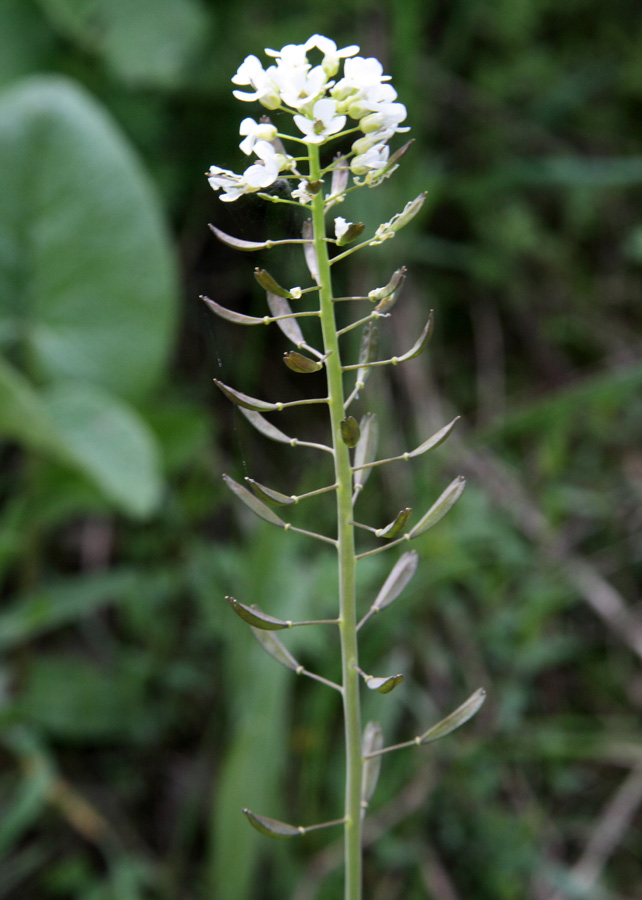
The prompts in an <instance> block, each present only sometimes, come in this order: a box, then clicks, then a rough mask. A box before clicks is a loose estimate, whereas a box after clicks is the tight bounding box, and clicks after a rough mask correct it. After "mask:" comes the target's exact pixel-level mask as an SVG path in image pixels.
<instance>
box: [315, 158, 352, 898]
mask: <svg viewBox="0 0 642 900" xmlns="http://www.w3.org/2000/svg"><path fill="white" fill-rule="evenodd" d="M308 149H309V161H310V181H312V182H318V181H320V178H321V168H320V163H319V148H318V147H316V146H314V145H308ZM312 225H313V239H314V250H315V254H316V259H317V265H318V268H319V295H320V311H321V330H322V333H323V345H324V351H325V353H326V354H328V356H327V359H326V363H325V367H326V376H327V381H328V397H329V406H330V421H331V427H332V448H333V451H334V467H335V477H336V484H337V489H336V496H337V524H338V531H337V544H338V548H337V552H338V562H339V603H340V612H339V619H340V622H339V631H340V634H341V666H342V685H343V717H344V727H345V742H346V785H345V812H344V815H345V826H344V829H345V831H344V849H345V900H361V853H362V851H361V846H362V845H361V770H362V767H363V759H362V751H361V707H360V700H359V675H358V673H357V670H356V668H355V666H356V665H357V664H358V662H359V659H358V652H357V603H356V579H355V575H356V565H357V563H356V557H355V547H354V527H353V526H352V525H351V524H350V523H351V522H352V520H353V513H352V469H351V466H350V453H349V450H348V447H347V446H346V444H345V443H344V441H343V439H342V437H341V420H342V419H343V418H344V415H345V413H344V401H345V398H344V394H343V373H342V371H341V355H340V352H339V338H338V335H337V326H336V321H335V316H334V302H333V293H332V278H331V274H330V260H329V258H328V245H327V243H326V240H325V237H326V233H325V212H324V195H323V191H322V190H320V191H319V192H318V193H317V194H315V195H314V200H313V202H312Z"/></svg>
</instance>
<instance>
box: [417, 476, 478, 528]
mask: <svg viewBox="0 0 642 900" xmlns="http://www.w3.org/2000/svg"><path fill="white" fill-rule="evenodd" d="M465 487H466V479H465V478H464V476H463V475H459V477H458V478H455V480H454V481H451V483H450V484H449V485H448V487H447V488H446V490H445V491H444V492H443V494H442V495H441V496H440V497H439V498H438V499H437V500H436V501H435V502H434V503H433V505H432V506H431V507H430V509H429V510H428V512H427V513H425V515H424V516H422V518H421V519H420V520H419V521H418V522H417V524H416V525H415V526H414V528H412V529H411V531H410V537H411V538H414V537H418V536H419V535H420V534H423V533H424V532H425V531H428V529H429V528H432V527H433V525H436V524H437V522H439V520H440V519H443V517H444V516H445V515H446V513H447V512H449V511H450V510H451V509H452V508H453V506H454V505H455V503H456V502H457V501H458V500H459V498H460V497H461V495H462V494H463V493H464V488H465Z"/></svg>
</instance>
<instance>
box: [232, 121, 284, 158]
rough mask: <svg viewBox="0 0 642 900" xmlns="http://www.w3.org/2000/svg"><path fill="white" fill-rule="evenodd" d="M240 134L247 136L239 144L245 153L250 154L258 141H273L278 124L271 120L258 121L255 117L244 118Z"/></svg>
mask: <svg viewBox="0 0 642 900" xmlns="http://www.w3.org/2000/svg"><path fill="white" fill-rule="evenodd" d="M239 134H244V135H247V137H246V138H245V139H244V140H242V141H241V143H240V144H239V146H240V148H241V150H242V151H243V153H245V155H246V156H249V155H250V153H251V152H252V150H253V149H254V145H255V144H256V142H257V141H268V142H269V141H273V140H274V138H275V137H276V134H277V131H276V126H275V125H273V124H272V123H271V122H256V121H255V120H254V119H250V118H247V119H243V121H242V122H241V125H240V128H239Z"/></svg>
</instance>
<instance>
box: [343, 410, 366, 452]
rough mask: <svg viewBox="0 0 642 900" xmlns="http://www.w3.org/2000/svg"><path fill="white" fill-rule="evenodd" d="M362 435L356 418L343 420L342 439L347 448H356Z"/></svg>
mask: <svg viewBox="0 0 642 900" xmlns="http://www.w3.org/2000/svg"><path fill="white" fill-rule="evenodd" d="M360 434H361V432H360V430H359V424H358V422H357V420H356V419H355V418H354V416H347V417H346V418H345V419H342V420H341V439H342V441H343V443H344V444H345V445H346V446H347V447H350V448H352V447H356V445H357V444H358V442H359V436H360Z"/></svg>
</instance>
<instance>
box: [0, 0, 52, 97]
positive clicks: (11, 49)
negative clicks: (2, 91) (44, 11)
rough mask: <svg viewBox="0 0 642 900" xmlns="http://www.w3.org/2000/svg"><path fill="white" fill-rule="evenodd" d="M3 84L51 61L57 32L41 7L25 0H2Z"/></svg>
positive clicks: (0, 63)
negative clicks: (46, 20) (52, 28)
mask: <svg viewBox="0 0 642 900" xmlns="http://www.w3.org/2000/svg"><path fill="white" fill-rule="evenodd" d="M0 5H1V7H2V14H1V20H2V27H1V28H0V85H2V86H4V85H7V84H9V82H11V81H16V80H17V79H18V78H22V77H23V76H25V75H29V74H30V73H31V72H34V71H37V70H39V69H40V70H42V69H43V68H44V67H45V66H46V65H47V64H48V61H49V59H48V57H49V53H50V52H51V51H52V50H53V49H54V45H55V36H54V35H53V34H52V32H51V29H50V28H49V27H48V25H47V23H46V22H45V20H44V19H43V17H42V15H41V14H40V11H39V10H38V9H37V8H36V7H35V6H34V5H33V4H32V3H26V2H25V0H2V3H1V4H0Z"/></svg>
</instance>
